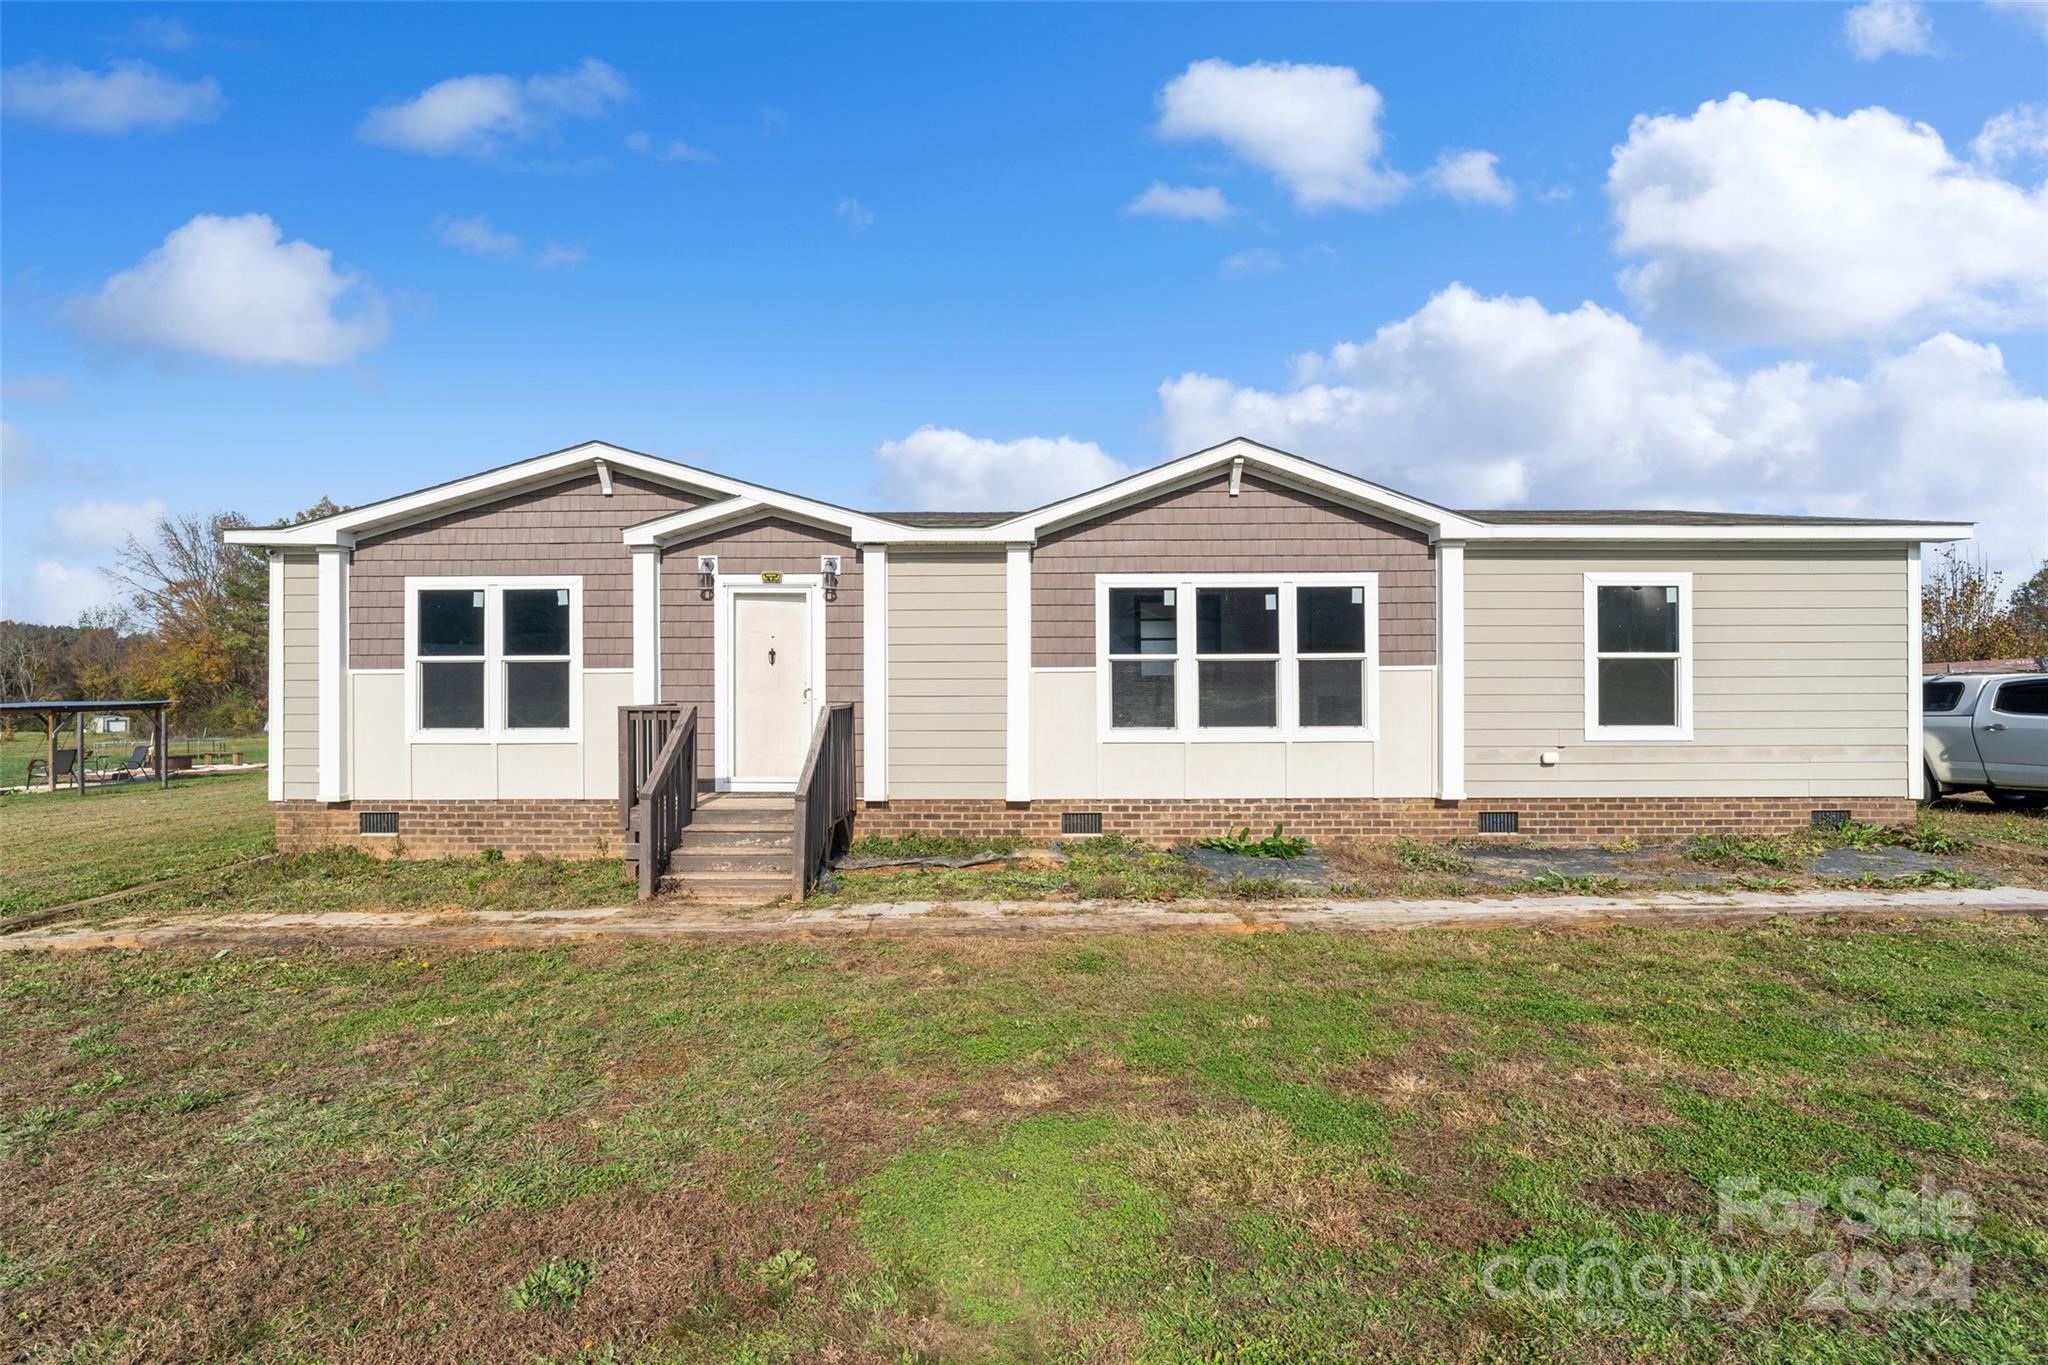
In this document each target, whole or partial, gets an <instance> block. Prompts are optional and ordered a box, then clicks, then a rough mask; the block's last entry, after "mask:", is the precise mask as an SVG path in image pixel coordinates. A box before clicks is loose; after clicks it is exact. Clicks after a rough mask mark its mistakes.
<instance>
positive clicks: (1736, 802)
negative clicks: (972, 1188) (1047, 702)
mask: <svg viewBox="0 0 2048 1365" xmlns="http://www.w3.org/2000/svg"><path fill="white" fill-rule="evenodd" d="M1816 810H1846V811H1848V812H1849V814H1850V816H1851V818H1853V819H1856V820H1862V821H1865V822H1867V823H1870V824H1878V825H1895V824H1905V823H1910V822H1911V821H1912V819H1913V812H1914V807H1913V802H1912V800H1911V799H1910V798H1908V797H1903V796H1877V797H1872V796H1827V797H1822V796H1727V797H1719V796H1684V797H1649V796H1637V797H1616V796H1541V797H1535V796H1523V797H1485V798H1471V799H1467V800H1464V801H1437V800H1433V799H1431V798H1429V797H1389V798H1385V799H1380V798H1374V797H1355V798H1354V797H1344V798H1327V799H1299V800H1296V799H1287V798H1279V797H1275V798H1264V799H1247V800H1199V801H1196V800H1188V801H1132V800H1118V799H1104V800H1099V801H1032V802H1029V803H1020V804H1015V805H1013V804H1010V803H1007V802H1003V801H990V800H979V801H889V802H881V803H876V804H872V805H863V806H861V807H860V809H859V810H858V811H857V812H856V813H855V816H854V833H855V835H856V836H859V835H863V834H879V835H892V834H907V833H909V832H911V831H913V830H916V831H920V832H923V833H926V834H966V835H974V834H1009V833H1018V834H1022V835H1023V836H1024V837H1025V838H1027V839H1031V840H1033V841H1040V840H1044V841H1050V840H1052V839H1056V838H1058V837H1059V833H1060V816H1061V815H1062V814H1063V813H1064V812H1066V811H1099V812H1101V814H1102V832H1103V833H1104V834H1122V835H1128V836H1131V837H1134V838H1138V839H1143V840H1145V841H1147V842H1148V843H1154V844H1176V843H1185V842H1188V841H1190V840H1193V839H1199V838H1203V837H1205V836H1208V835H1211V834H1220V833H1223V832H1224V831H1225V830H1232V829H1237V828H1240V827H1242V826H1245V825H1249V826H1251V827H1252V829H1253V831H1254V832H1259V833H1263V832H1266V831H1269V830H1271V829H1272V828H1273V825H1274V822H1276V821H1278V822H1279V823H1281V824H1284V825H1286V827H1287V830H1288V832H1289V833H1291V834H1300V835H1304V836H1306V837H1307V838H1310V839H1362V840H1368V841H1370V840H1391V839H1400V838H1408V839H1428V840H1448V839H1478V838H1482V837H1484V838H1489V839H1502V838H1514V839H1531V840H1535V841H1537V842H1540V843H1547V844H1562V845H1567V846H1569V845H1574V844H1577V845H1593V844H1601V843H1607V842H1610V841H1612V840H1616V839H1622V838H1632V839H1636V840H1638V841H1640V842H1642V843H1645V844H1656V843H1675V842H1677V841H1679V840H1681V839H1683V838H1685V837H1686V836H1688V835H1691V834H1700V833H1712V834H1786V833H1790V832H1792V831H1794V830H1799V829H1805V828H1808V827H1809V826H1810V825H1811V823H1812V815H1813V812H1814V811H1816ZM1481 811H1515V812H1518V813H1519V814H1520V816H1521V828H1520V830H1519V831H1518V832H1517V833H1515V834H1513V835H1484V836H1482V835H1481V834H1480V833H1479V813H1480V812H1481Z"/></svg>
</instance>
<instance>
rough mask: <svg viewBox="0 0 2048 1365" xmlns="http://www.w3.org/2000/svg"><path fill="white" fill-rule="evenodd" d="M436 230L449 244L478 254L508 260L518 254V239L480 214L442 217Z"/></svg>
mask: <svg viewBox="0 0 2048 1365" xmlns="http://www.w3.org/2000/svg"><path fill="white" fill-rule="evenodd" d="M436 230H437V231H438V232H439V234H440V237H441V240H442V241H444V242H446V243H447V244H448V245H449V246H452V247H457V248H459V249H461V250H463V251H468V252H473V253H474V254H476V255H478V256H496V257H497V258H498V259H499V260H501V261H509V260H511V259H512V258H513V257H515V256H517V255H518V254H519V239H518V238H517V237H515V236H513V235H512V234H511V233H509V232H500V231H498V229H496V228H494V227H492V226H491V220H490V219H488V218H486V217H484V216H483V215H482V214H478V215H477V216H476V217H474V218H444V219H442V220H441V221H440V223H439V224H438V225H437V229H436Z"/></svg>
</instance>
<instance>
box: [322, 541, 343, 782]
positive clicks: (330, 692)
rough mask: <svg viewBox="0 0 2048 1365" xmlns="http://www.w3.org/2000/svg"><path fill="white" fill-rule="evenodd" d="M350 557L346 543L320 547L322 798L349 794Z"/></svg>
mask: <svg viewBox="0 0 2048 1365" xmlns="http://www.w3.org/2000/svg"><path fill="white" fill-rule="evenodd" d="M348 557H349V547H348V546H346V545H322V546H321V547H320V548H319V564H320V580H319V582H320V599H319V600H320V688H319V691H320V782H319V797H320V799H321V800H322V801H346V800H348V773H347V771H346V767H345V765H346V763H347V761H348Z"/></svg>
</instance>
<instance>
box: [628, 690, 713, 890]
mask: <svg viewBox="0 0 2048 1365" xmlns="http://www.w3.org/2000/svg"><path fill="white" fill-rule="evenodd" d="M696 810H697V708H696V707H694V706H692V707H689V708H688V709H687V710H685V709H684V708H683V707H681V706H677V705H653V706H621V707H620V708H619V828H620V829H621V830H623V831H624V832H625V837H626V861H627V862H629V863H631V864H633V868H634V871H635V872H636V874H637V875H638V879H639V883H640V899H641V900H648V899H650V898H652V897H653V895H654V891H655V888H656V887H658V886H659V885H660V884H661V874H662V873H664V872H666V871H668V859H669V855H670V854H671V853H674V852H675V850H676V845H677V844H678V843H680V842H681V840H682V836H683V831H684V830H685V829H687V828H688V827H689V824H690V820H691V818H692V817H693V816H694V815H695V814H696Z"/></svg>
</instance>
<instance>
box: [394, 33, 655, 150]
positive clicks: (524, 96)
mask: <svg viewBox="0 0 2048 1365" xmlns="http://www.w3.org/2000/svg"><path fill="white" fill-rule="evenodd" d="M632 95H633V87H632V85H631V83H629V82H628V81H627V80H626V78H625V77H624V76H622V75H621V74H619V72H618V71H617V70H615V69H614V68H612V67H610V66H608V65H606V64H605V63H604V62H601V61H599V60H598V59H597V58H595V57H585V58H584V59H583V60H582V61H581V62H580V63H578V64H577V65H575V66H573V67H570V68H569V69H568V70H566V71H563V72H560V73H558V74H556V75H552V76H528V77H526V78H524V79H523V80H522V79H521V78H519V77H517V76H507V75H478V76H455V77H451V78H450V79H448V80H445V81H441V82H439V83H437V84H434V85H430V86H428V87H427V88H426V89H425V90H422V91H421V92H420V93H419V94H417V95H415V96H413V97H412V98H411V99H409V100H400V101H396V102H393V103H388V104H381V105H379V106H377V107H376V108H375V109H372V110H371V111H370V112H369V114H368V115H366V116H365V117H364V119H363V122H362V125H361V126H360V127H359V128H357V129H356V136H357V137H359V138H361V139H362V140H363V141H364V142H369V143H374V144H376V145H377V146H380V147H392V148H395V149H397V150H398V151H401V152H416V153H418V154H419V155H421V156H453V155H463V156H475V157H490V156H495V155H497V154H498V153H499V152H501V151H503V150H504V149H505V148H506V147H507V146H508V145H510V144H513V143H518V142H531V141H536V140H540V139H544V138H548V137H551V136H553V135H554V133H555V131H556V129H557V128H558V126H559V125H560V123H561V121H562V120H563V119H565V118H580V119H590V118H597V117H599V116H601V115H603V114H604V113H606V112H608V111H609V110H610V109H611V108H612V106H614V105H617V104H621V103H623V102H625V101H626V100H628V99H630V98H632Z"/></svg>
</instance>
